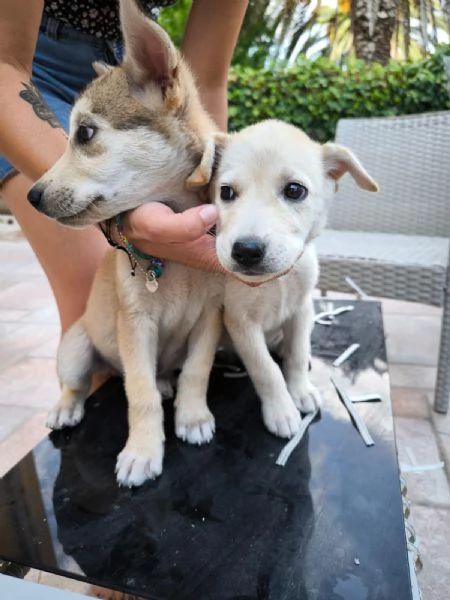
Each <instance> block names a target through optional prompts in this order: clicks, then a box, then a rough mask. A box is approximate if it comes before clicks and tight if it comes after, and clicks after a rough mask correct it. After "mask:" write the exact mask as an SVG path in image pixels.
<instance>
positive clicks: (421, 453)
mask: <svg viewBox="0 0 450 600" xmlns="http://www.w3.org/2000/svg"><path fill="white" fill-rule="evenodd" d="M395 434H396V440H397V451H398V458H399V462H400V463H405V464H411V460H410V457H409V456H408V448H409V449H410V450H411V451H412V453H413V455H414V458H415V461H416V464H417V465H425V464H435V463H438V462H440V461H441V460H442V459H443V457H442V455H441V454H440V451H439V449H438V445H437V442H436V438H435V436H434V432H433V429H432V427H431V423H430V422H429V421H425V420H424V419H408V418H405V417H398V418H395ZM404 477H405V480H406V482H407V487H408V499H409V500H411V501H412V502H417V503H420V504H427V505H436V506H449V507H450V486H449V482H448V480H447V477H446V472H445V470H444V469H438V470H434V471H427V472H424V473H405V474H404Z"/></svg>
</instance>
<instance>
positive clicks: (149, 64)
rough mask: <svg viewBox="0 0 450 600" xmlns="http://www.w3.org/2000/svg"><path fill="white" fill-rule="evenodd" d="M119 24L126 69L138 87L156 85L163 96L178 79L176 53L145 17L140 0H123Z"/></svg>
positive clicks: (158, 29)
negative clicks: (140, 6) (176, 76)
mask: <svg viewBox="0 0 450 600" xmlns="http://www.w3.org/2000/svg"><path fill="white" fill-rule="evenodd" d="M120 20H121V25H122V33H123V38H124V42H125V57H124V60H123V66H124V69H125V70H126V72H127V73H128V75H129V76H130V77H131V80H132V81H133V83H135V84H136V85H138V86H140V87H144V86H145V85H146V84H148V83H154V84H156V85H158V86H159V87H160V88H161V90H162V92H163V94H164V93H165V91H166V90H167V89H168V88H169V87H171V85H172V83H173V79H174V77H175V75H176V70H177V64H178V52H177V49H176V48H175V46H174V44H173V43H172V41H171V39H170V38H169V36H168V35H167V33H166V32H165V31H164V29H162V28H161V27H160V26H159V25H157V24H156V23H154V22H153V21H152V20H151V19H149V18H147V17H146V16H145V15H144V13H143V12H142V11H141V10H140V8H139V6H138V5H137V0H120Z"/></svg>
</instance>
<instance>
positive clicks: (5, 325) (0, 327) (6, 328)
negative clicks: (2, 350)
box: [0, 321, 21, 344]
mask: <svg viewBox="0 0 450 600" xmlns="http://www.w3.org/2000/svg"><path fill="white" fill-rule="evenodd" d="M20 326H21V323H20V322H19V323H18V322H17V321H13V322H11V321H10V322H4V321H0V338H1V340H2V344H5V343H6V340H7V338H8V337H9V336H12V334H13V333H14V331H15V330H16V329H19V327H20Z"/></svg>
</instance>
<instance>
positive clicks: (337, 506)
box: [0, 302, 411, 600]
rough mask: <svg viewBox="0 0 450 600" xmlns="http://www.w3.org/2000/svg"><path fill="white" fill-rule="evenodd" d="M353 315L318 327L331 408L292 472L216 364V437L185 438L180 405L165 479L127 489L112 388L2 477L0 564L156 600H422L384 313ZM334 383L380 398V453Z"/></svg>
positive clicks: (238, 381) (361, 309)
mask: <svg viewBox="0 0 450 600" xmlns="http://www.w3.org/2000/svg"><path fill="white" fill-rule="evenodd" d="M340 304H342V303H337V302H334V303H333V306H334V307H336V306H339V305H340ZM344 304H351V305H353V306H354V310H353V311H351V312H348V313H344V314H341V315H339V316H338V317H336V322H334V323H333V324H332V325H321V324H317V325H316V326H315V328H314V332H313V360H312V369H311V379H312V381H313V383H315V384H316V386H317V387H318V388H319V389H320V391H321V394H322V397H323V406H322V410H321V413H320V415H319V416H318V417H317V418H316V419H315V420H314V421H313V422H312V424H311V425H310V427H309V429H308V430H307V432H306V434H305V435H304V437H303V439H302V441H301V442H300V444H299V445H298V446H297V447H296V448H295V450H294V451H293V453H292V455H291V456H290V458H289V459H288V461H287V463H286V465H285V466H283V467H282V466H278V465H277V464H276V459H277V457H278V455H279V453H280V451H281V450H282V448H283V447H284V446H285V444H286V441H285V440H281V439H278V438H276V437H274V436H273V435H271V434H270V433H268V432H267V431H266V430H265V428H264V425H263V423H262V420H261V415H260V405H259V401H258V398H257V397H256V395H255V392H254V390H253V387H252V385H251V382H250V381H249V379H248V377H246V376H245V373H242V371H241V370H240V368H239V362H238V361H237V359H235V357H229V356H218V358H217V361H216V363H217V364H216V366H215V368H214V371H213V373H212V376H211V382H210V390H209V405H210V408H211V410H212V412H213V413H214V415H215V418H216V435H215V438H214V440H213V441H212V442H211V443H210V444H208V445H206V446H202V447H195V446H190V445H187V444H185V443H183V442H181V441H179V440H177V439H176V437H175V435H174V432H173V407H172V403H171V402H170V401H167V402H166V403H165V429H166V436H167V441H166V454H165V461H164V471H163V474H162V476H161V477H159V478H158V479H157V480H155V481H152V482H149V483H146V484H144V485H143V486H142V487H141V488H137V489H121V488H118V486H117V484H116V481H115V475H114V466H115V460H116V456H117V454H118V452H119V451H120V450H121V448H122V447H123V445H124V443H125V439H126V436H127V420H126V400H125V396H124V392H123V387H122V383H121V381H120V380H118V379H114V380H111V381H109V382H108V383H107V384H105V385H104V386H103V387H102V388H101V389H100V390H98V392H96V393H95V394H94V395H93V396H92V397H91V398H90V399H89V400H88V402H87V410H86V415H85V418H84V419H83V421H82V423H81V424H80V425H79V426H77V427H75V428H73V429H65V430H63V431H60V432H55V433H52V434H51V435H50V436H49V438H48V439H45V440H44V441H43V442H42V443H41V444H39V445H38V446H37V447H36V448H35V449H34V451H33V452H31V453H30V454H28V455H27V456H26V457H25V458H24V459H23V460H22V461H21V462H20V463H19V464H17V465H16V466H15V467H14V468H13V469H12V470H11V471H10V472H9V473H8V474H7V475H6V476H5V477H4V478H3V479H2V480H1V482H0V531H1V535H0V557H1V558H3V559H8V560H11V561H14V562H17V563H19V564H23V565H27V566H31V567H34V568H38V569H42V570H47V571H51V572H55V573H59V574H63V575H65V576H68V577H73V578H78V579H82V580H86V581H89V582H92V583H96V584H99V585H103V586H104V587H109V588H114V589H119V590H123V591H128V592H131V593H134V594H136V595H138V596H140V597H142V598H147V599H154V600H394V599H395V600H410V599H411V586H410V579H409V567H408V558H407V551H406V541H405V530H404V520H403V510H402V500H401V495H400V483H399V472H398V465H397V456H396V449H395V440H394V431H393V421H392V413H391V405H390V397H389V377H388V371H387V364H386V353H385V344H384V334H383V324H382V317H381V309H380V305H379V304H378V303H373V302H346V303H344ZM321 308H322V303H321V302H318V306H317V309H318V310H320V309H321ZM353 343H358V344H360V346H359V348H358V349H357V350H356V352H354V354H352V355H351V356H350V357H349V358H348V360H346V361H345V362H344V363H343V364H342V365H341V366H340V367H334V366H333V365H332V363H333V361H334V359H335V358H336V357H337V356H339V355H340V354H341V353H342V352H343V351H344V350H345V349H346V348H347V347H348V346H350V345H351V344H353ZM331 376H333V377H334V378H335V379H336V381H337V382H338V383H339V384H340V385H341V386H342V387H343V388H344V390H345V391H346V392H347V393H348V395H349V396H350V397H351V398H354V397H355V396H361V395H364V394H378V395H379V396H380V397H381V398H382V400H381V401H378V402H376V401H374V402H360V403H355V404H354V405H353V406H354V407H355V410H356V411H357V413H358V414H359V415H360V416H361V417H362V418H363V420H364V422H365V423H366V425H367V428H368V430H369V432H370V434H371V436H372V438H373V441H374V445H373V446H366V445H365V443H364V441H363V439H362V438H361V436H360V434H359V432H358V430H357V429H356V428H355V426H354V424H353V422H352V421H351V419H350V418H349V415H348V412H347V410H346V408H345V407H344V405H343V404H342V402H341V401H340V399H339V396H338V395H337V393H336V390H335V388H334V386H333V385H332V383H331V379H330V377H331Z"/></svg>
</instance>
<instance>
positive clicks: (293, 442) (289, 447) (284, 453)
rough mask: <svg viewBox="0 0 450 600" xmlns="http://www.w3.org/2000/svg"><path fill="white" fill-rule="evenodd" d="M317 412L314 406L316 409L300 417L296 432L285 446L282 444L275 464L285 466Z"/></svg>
mask: <svg viewBox="0 0 450 600" xmlns="http://www.w3.org/2000/svg"><path fill="white" fill-rule="evenodd" d="M318 414H319V409H318V408H316V410H315V411H314V412H312V413H308V414H307V415H306V417H304V418H303V419H302V422H301V424H300V429H299V430H298V431H297V433H296V434H295V435H294V437H293V438H291V439H290V440H289V442H288V443H287V444H286V446H284V448H283V449H282V450H281V452H280V454H279V455H278V458H277V460H276V461H275V464H276V465H278V466H279V467H284V466H286V463H287V461H288V460H289V457H290V456H291V454H292V453H293V451H294V450H295V449H296V448H297V446H298V445H299V444H300V442H301V441H302V438H303V436H304V435H305V432H306V430H307V429H308V427H309V426H310V424H311V423H312V422H313V421H314V419H315V418H316V417H317V415H318Z"/></svg>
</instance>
